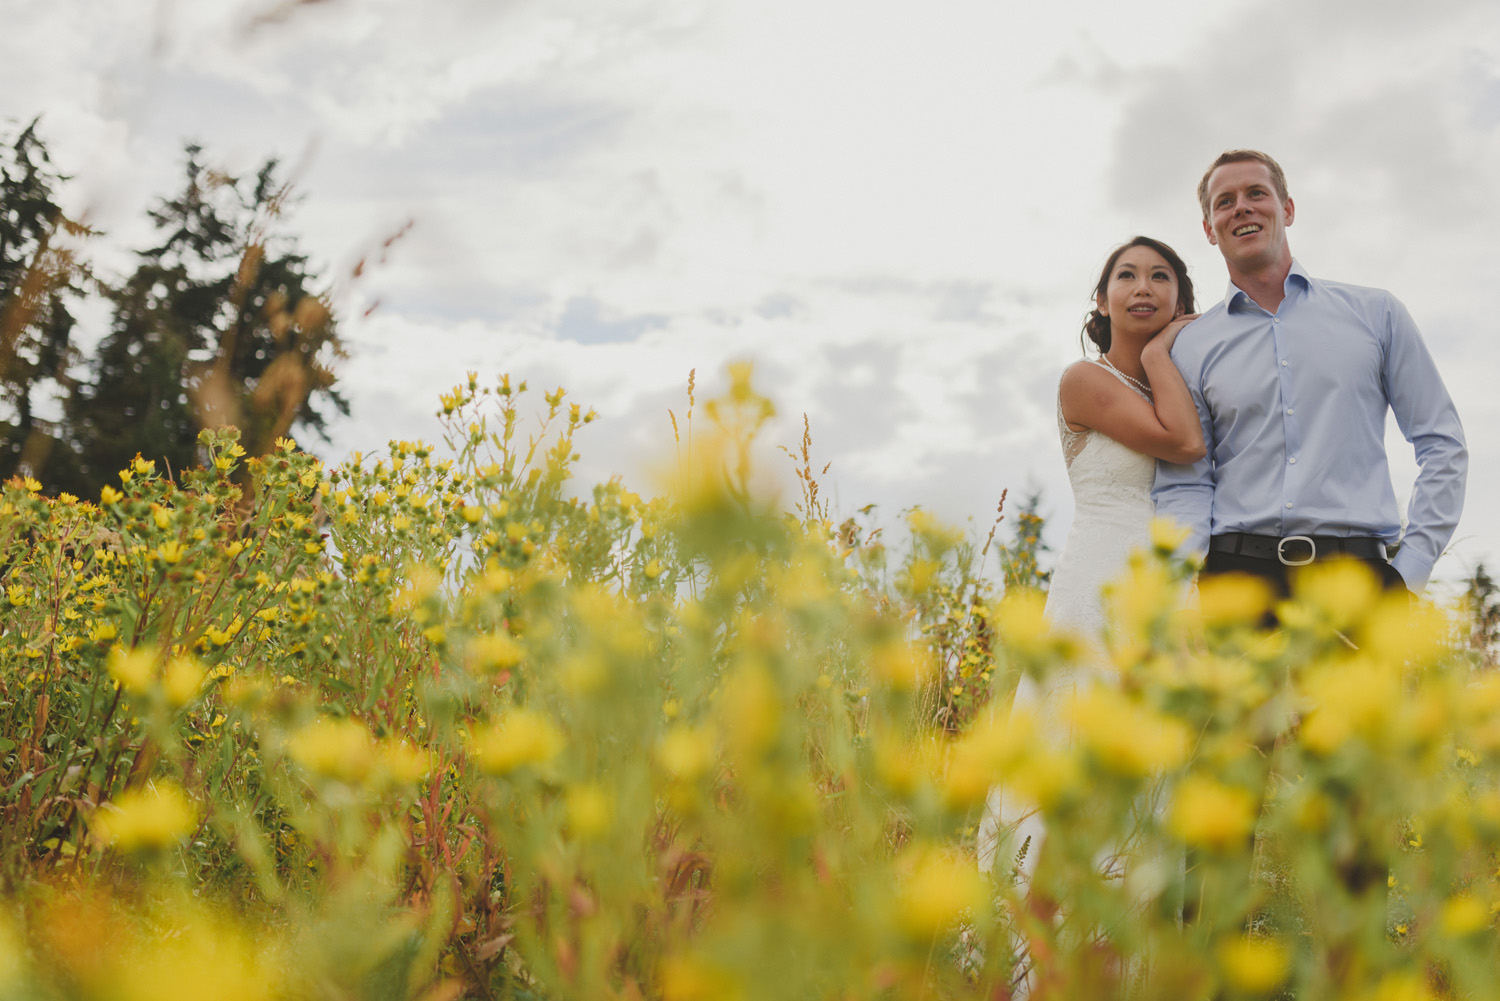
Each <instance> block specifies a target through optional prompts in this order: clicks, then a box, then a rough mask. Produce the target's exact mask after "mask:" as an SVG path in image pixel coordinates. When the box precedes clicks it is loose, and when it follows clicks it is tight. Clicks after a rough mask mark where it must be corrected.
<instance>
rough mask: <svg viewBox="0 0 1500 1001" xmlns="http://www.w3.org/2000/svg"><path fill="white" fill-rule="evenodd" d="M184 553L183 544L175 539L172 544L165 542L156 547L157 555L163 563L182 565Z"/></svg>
mask: <svg viewBox="0 0 1500 1001" xmlns="http://www.w3.org/2000/svg"><path fill="white" fill-rule="evenodd" d="M182 552H183V550H182V543H180V542H178V541H177V540H176V539H173V540H172V541H171V542H163V543H162V544H161V545H159V546H157V547H156V555H157V556H158V557H159V558H160V559H161V561H162V562H163V563H173V564H176V563H181V562H182Z"/></svg>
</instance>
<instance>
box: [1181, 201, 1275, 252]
mask: <svg viewBox="0 0 1500 1001" xmlns="http://www.w3.org/2000/svg"><path fill="white" fill-rule="evenodd" d="M1287 204H1288V205H1290V204H1291V203H1290V202H1288V203H1287ZM1203 235H1204V236H1206V237H1208V242H1209V243H1211V244H1213V245H1214V246H1215V247H1217V246H1218V245H1219V241H1218V240H1217V239H1215V238H1214V228H1213V227H1212V226H1211V225H1209V222H1208V220H1207V219H1204V220H1203Z"/></svg>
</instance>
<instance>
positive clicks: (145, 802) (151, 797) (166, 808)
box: [94, 781, 198, 852]
mask: <svg viewBox="0 0 1500 1001" xmlns="http://www.w3.org/2000/svg"><path fill="white" fill-rule="evenodd" d="M197 824H198V811H197V810H196V809H194V808H193V804H192V803H191V802H189V801H188V798H187V796H186V794H184V793H183V791H182V789H181V788H180V787H179V786H177V785H176V784H175V783H172V782H167V781H159V782H153V783H151V784H150V785H147V786H145V787H144V788H141V789H133V790H131V791H130V792H126V793H123V794H121V795H120V796H119V797H118V798H116V799H115V800H114V801H112V802H109V803H105V804H102V805H101V806H100V807H99V809H98V810H96V811H95V812H94V833H95V837H96V838H97V839H98V841H99V842H100V843H101V844H105V845H110V846H112V847H115V848H118V849H120V850H121V851H126V852H149V851H158V850H160V849H162V848H166V847H168V846H170V845H172V844H175V843H176V842H178V841H181V840H182V839H183V838H185V837H187V836H188V835H189V834H191V833H192V832H193V829H194V828H195V827H196V826H197Z"/></svg>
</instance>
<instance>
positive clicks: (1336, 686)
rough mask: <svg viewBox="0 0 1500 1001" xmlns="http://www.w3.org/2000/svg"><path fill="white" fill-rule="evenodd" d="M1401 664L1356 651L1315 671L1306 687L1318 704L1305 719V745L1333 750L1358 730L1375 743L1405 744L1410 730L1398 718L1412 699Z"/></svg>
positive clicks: (1302, 733) (1310, 696) (1303, 741)
mask: <svg viewBox="0 0 1500 1001" xmlns="http://www.w3.org/2000/svg"><path fill="white" fill-rule="evenodd" d="M1398 670H1399V669H1398V668H1397V667H1395V666H1392V665H1387V664H1380V663H1376V662H1374V661H1372V660H1371V659H1370V658H1368V657H1364V656H1355V657H1351V658H1349V659H1348V660H1346V661H1342V662H1340V663H1337V664H1334V665H1331V666H1328V667H1324V668H1322V669H1320V670H1318V671H1316V672H1314V673H1313V674H1312V675H1310V676H1309V677H1308V679H1307V684H1306V691H1307V695H1308V697H1309V698H1310V699H1311V700H1312V702H1313V705H1314V706H1315V708H1314V709H1313V710H1312V712H1311V713H1309V714H1308V717H1307V719H1306V721H1305V722H1304V723H1303V725H1302V732H1301V740H1302V744H1303V746H1305V747H1307V748H1308V749H1309V750H1312V751H1315V752H1317V753H1319V754H1331V753H1333V751H1335V750H1337V749H1338V748H1339V747H1340V746H1342V745H1343V743H1344V742H1345V741H1347V740H1348V739H1349V738H1350V737H1351V736H1354V735H1356V734H1357V735H1359V736H1361V737H1363V738H1365V739H1366V740H1367V741H1369V742H1371V743H1372V744H1374V745H1379V746H1386V745H1389V748H1390V749H1393V750H1394V749H1396V748H1397V747H1399V746H1401V744H1402V743H1403V741H1402V738H1404V737H1405V736H1406V735H1407V734H1406V733H1405V732H1400V731H1399V730H1398V729H1397V728H1394V727H1393V726H1392V721H1393V719H1394V718H1395V717H1396V716H1397V714H1399V713H1400V712H1401V711H1402V709H1403V708H1406V707H1408V705H1409V703H1408V702H1407V700H1405V699H1403V697H1402V693H1401V679H1400V677H1399V675H1398V673H1397V672H1398Z"/></svg>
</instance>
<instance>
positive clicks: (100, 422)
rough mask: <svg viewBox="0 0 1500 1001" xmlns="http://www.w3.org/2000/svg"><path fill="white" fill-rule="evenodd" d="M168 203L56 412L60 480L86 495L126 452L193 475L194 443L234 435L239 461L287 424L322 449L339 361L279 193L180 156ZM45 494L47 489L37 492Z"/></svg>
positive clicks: (189, 151) (272, 165)
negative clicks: (180, 172) (208, 433)
mask: <svg viewBox="0 0 1500 1001" xmlns="http://www.w3.org/2000/svg"><path fill="white" fill-rule="evenodd" d="M185 152H186V164H185V173H186V177H185V183H184V186H183V188H182V190H181V192H180V193H179V194H178V195H177V196H175V197H173V198H168V199H163V200H162V201H161V202H160V203H158V204H157V206H156V207H155V208H153V209H152V210H151V213H150V216H151V220H152V222H153V223H155V225H156V229H157V232H158V234H159V235H160V236H161V238H162V242H161V243H160V244H158V245H157V246H154V247H151V248H149V249H146V250H143V251H141V252H140V253H139V255H138V256H139V264H138V266H137V268H136V270H135V272H134V273H133V274H132V275H131V276H130V277H129V278H128V279H127V280H126V281H125V282H124V283H123V284H122V285H121V286H120V287H118V288H116V289H114V290H112V291H111V293H110V296H111V298H112V299H113V303H114V317H113V321H112V324H111V329H110V331H109V333H108V335H107V336H106V337H105V338H104V340H103V341H102V342H101V344H100V346H99V350H98V353H97V355H96V356H95V358H94V360H93V373H92V380H91V383H90V385H89V386H88V387H86V388H85V389H84V390H83V391H81V392H79V393H77V394H75V395H74V396H73V397H72V398H71V400H70V401H69V403H68V406H67V416H68V426H69V427H68V431H69V439H70V445H71V449H72V452H73V458H74V466H75V468H74V469H72V470H64V469H61V468H59V470H58V472H59V474H60V475H61V476H62V478H63V479H64V480H67V481H69V482H66V483H64V482H58V483H57V486H59V487H61V488H62V489H69V490H74V491H75V492H79V493H87V494H92V493H95V492H97V491H98V489H99V487H100V486H102V485H103V484H105V483H107V482H109V480H110V479H111V478H112V477H113V475H114V472H115V471H116V470H118V469H120V468H121V467H123V466H124V465H125V464H126V463H128V462H129V461H130V460H131V459H132V458H133V457H134V456H135V455H136V454H137V453H139V454H141V455H142V456H144V457H145V458H148V459H153V460H156V461H159V462H163V463H165V465H166V466H167V467H168V468H170V469H171V470H173V471H176V470H181V469H184V468H190V467H192V466H194V465H196V464H197V460H198V455H197V445H196V441H197V434H198V431H199V429H200V428H202V427H205V426H219V425H224V424H233V425H235V426H237V427H239V428H240V430H241V432H242V439H241V441H242V444H243V445H244V446H245V448H246V450H247V451H249V452H250V454H252V455H258V454H263V453H264V452H266V451H269V450H270V449H271V448H272V447H273V444H274V442H275V439H276V438H277V437H278V436H280V435H283V434H286V433H287V431H288V430H289V429H290V428H291V426H292V425H293V424H294V423H296V424H300V425H301V426H302V427H304V428H307V429H309V430H310V431H312V432H313V433H315V434H318V435H320V436H322V437H324V438H325V440H326V435H325V434H324V428H325V426H326V423H327V420H328V416H329V415H328V412H327V409H326V407H327V406H332V407H333V409H334V410H336V411H337V412H339V413H342V414H347V413H348V412H349V408H348V404H347V403H346V402H345V400H344V399H343V397H342V396H340V395H339V394H338V393H337V392H336V391H335V390H334V389H333V382H334V376H333V373H332V371H331V370H330V369H329V367H328V366H329V363H330V362H331V361H332V359H333V358H334V357H337V356H338V355H339V354H340V349H339V343H338V338H337V334H336V330H335V324H334V320H333V317H332V315H331V313H330V312H329V310H328V308H327V307H326V305H325V304H324V303H323V301H322V300H321V299H320V298H319V296H318V295H317V294H316V293H315V292H314V291H313V286H314V284H315V281H316V279H315V278H314V276H312V275H311V274H310V273H309V272H308V270H307V258H306V257H305V256H303V255H301V254H299V253H297V252H296V242H295V240H294V239H293V238H292V237H290V236H288V235H287V234H286V233H285V232H283V227H282V223H283V213H284V210H285V209H286V207H287V205H288V203H289V188H288V186H287V185H285V184H283V183H282V182H280V181H279V179H278V178H277V166H278V165H277V161H276V160H274V159H271V160H267V161H266V162H265V164H264V165H263V166H262V167H261V168H260V170H259V171H257V172H256V174H255V176H254V177H253V179H249V180H246V179H243V178H235V177H231V176H228V175H226V174H222V173H219V172H216V171H212V170H210V169H208V168H207V167H206V166H205V165H204V164H203V162H202V160H201V159H200V155H201V153H202V150H201V148H200V147H198V146H194V145H189V146H187V147H186V150H185ZM50 485H52V484H49V486H50Z"/></svg>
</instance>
